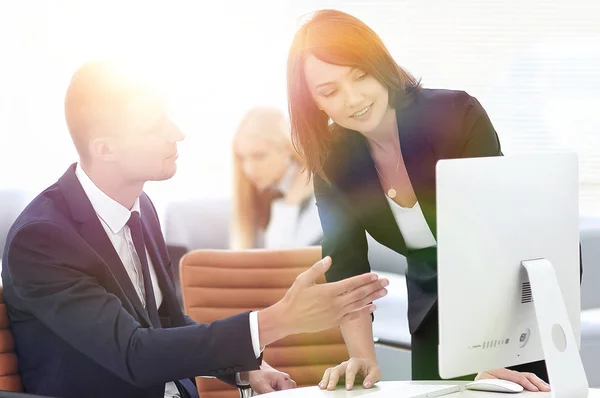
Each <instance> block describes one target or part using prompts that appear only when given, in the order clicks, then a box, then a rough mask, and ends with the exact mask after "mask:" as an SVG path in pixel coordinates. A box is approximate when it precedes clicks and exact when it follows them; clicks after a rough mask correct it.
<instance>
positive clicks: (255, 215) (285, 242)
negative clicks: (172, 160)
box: [230, 107, 323, 249]
mask: <svg viewBox="0 0 600 398" xmlns="http://www.w3.org/2000/svg"><path fill="white" fill-rule="evenodd" d="M233 155H234V156H233V159H234V188H233V212H232V213H233V214H232V215H233V217H232V223H231V234H230V235H231V245H230V246H231V247H232V248H234V249H249V248H293V247H303V246H310V245H315V244H318V243H319V242H320V240H321V238H322V236H323V231H322V229H321V224H320V221H319V215H318V212H317V208H316V205H315V197H314V193H313V186H312V182H311V181H310V180H309V179H308V178H307V176H308V171H307V170H306V168H305V166H304V162H302V159H301V158H300V157H299V156H298V153H297V152H296V151H295V150H294V148H293V146H292V142H291V139H290V126H289V122H288V121H287V120H286V117H285V115H284V114H283V112H281V111H280V110H278V109H276V108H271V107H257V108H253V109H250V110H249V111H248V112H247V113H246V114H245V116H244V117H243V118H242V121H241V123H240V124H239V126H238V129H237V131H236V134H235V136H234V139H233Z"/></svg>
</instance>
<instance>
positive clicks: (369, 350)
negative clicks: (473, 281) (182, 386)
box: [287, 10, 549, 391]
mask: <svg viewBox="0 0 600 398" xmlns="http://www.w3.org/2000/svg"><path fill="white" fill-rule="evenodd" d="M287 73H288V77H287V79H288V82H287V84H288V96H289V98H288V99H289V111H290V120H291V124H292V139H293V142H294V145H295V146H296V147H297V149H298V151H299V152H300V153H301V154H302V156H303V158H304V159H305V160H306V163H307V167H308V169H309V170H310V171H311V172H312V173H313V175H314V187H315V195H316V200H317V206H318V211H319V216H320V219H321V224H322V227H323V232H324V239H323V242H322V246H323V256H331V258H332V259H333V263H332V266H331V268H330V270H329V271H328V273H327V275H326V276H327V280H328V281H329V282H332V281H337V280H341V279H345V278H348V277H350V276H353V275H358V274H362V273H365V272H369V271H370V265H369V262H368V259H367V251H368V247H367V240H366V235H365V233H366V232H368V233H369V234H370V235H371V236H373V238H375V240H377V241H379V242H380V243H381V244H383V245H384V246H387V247H389V248H390V249H392V250H395V251H396V252H398V253H400V254H403V255H405V256H406V258H407V262H408V269H407V273H406V281H407V288H408V320H409V327H410V332H411V336H412V342H411V350H412V377H413V379H415V380H435V379H440V376H439V374H438V364H437V360H438V356H437V345H438V313H437V263H436V261H437V248H436V245H437V243H436V204H435V189H436V187H435V165H436V162H437V161H438V160H439V159H448V158H467V157H482V156H502V152H501V149H500V142H499V140H498V136H497V134H496V131H495V130H494V127H493V126H492V123H491V122H490V120H489V118H488V116H487V114H486V112H485V110H484V109H483V107H482V106H481V104H480V103H479V102H478V101H477V99H475V98H474V97H472V96H470V95H468V94H467V93H465V92H464V91H452V90H438V89H425V88H422V87H421V85H420V82H419V81H418V80H416V79H415V78H414V77H413V76H412V75H411V74H410V73H408V72H407V71H405V70H404V69H402V68H401V67H400V66H398V64H397V63H396V62H395V61H394V59H393V58H392V57H391V55H390V53H389V52H388V50H387V49H386V47H385V45H384V44H383V42H382V40H381V39H380V38H379V36H378V35H377V34H376V33H375V32H374V31H373V30H371V29H370V28H369V27H368V26H367V25H366V24H365V23H363V22H362V21H360V20H358V19H357V18H355V17H353V16H351V15H348V14H346V13H343V12H340V11H335V10H321V11H318V12H316V13H315V14H314V15H313V17H312V19H311V20H309V21H308V22H307V23H306V24H304V25H303V26H302V27H301V28H300V29H299V31H298V32H297V33H296V35H295V37H294V40H293V43H292V45H291V48H290V51H289V56H288V71H287ZM490 178H492V176H490ZM457 289H460V286H457ZM398 316H402V314H398ZM371 322H372V319H371V317H369V316H364V317H362V318H361V319H358V320H355V321H352V322H351V323H350V322H349V323H347V324H345V325H343V326H341V330H342V334H343V336H344V340H345V342H346V345H347V347H348V351H349V354H350V357H351V359H350V360H349V361H346V362H344V363H342V364H340V365H339V366H336V367H334V368H331V369H328V370H327V371H326V372H325V374H324V375H323V380H322V381H321V384H320V386H321V388H328V389H332V388H334V387H335V385H336V384H337V383H338V380H339V379H340V378H345V380H346V388H352V385H353V384H354V380H355V377H356V376H359V377H363V378H364V381H363V385H364V386H365V387H367V388H369V387H371V386H373V384H374V383H376V382H377V381H378V380H379V379H380V378H381V371H380V370H379V367H378V364H377V361H376V357H375V348H374V343H373V332H372V327H371ZM514 369H516V370H519V371H520V372H517V371H514V370H509V369H496V370H490V371H489V372H483V373H481V374H479V375H478V377H488V378H490V377H491V378H494V377H497V378H502V379H507V380H511V381H514V382H517V383H519V384H521V385H523V387H525V388H526V389H528V390H531V391H538V390H541V391H549V388H548V385H547V384H546V383H545V382H544V381H543V380H546V381H547V373H546V368H545V363H544V362H543V361H541V362H535V363H530V364H526V365H522V366H520V367H515V368H514ZM521 372H523V373H521ZM540 378H541V379H540ZM542 379H543V380H542Z"/></svg>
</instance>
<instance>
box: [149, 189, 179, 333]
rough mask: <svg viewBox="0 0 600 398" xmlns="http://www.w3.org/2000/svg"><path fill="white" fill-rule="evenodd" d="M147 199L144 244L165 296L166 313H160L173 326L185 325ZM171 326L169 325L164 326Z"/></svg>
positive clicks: (163, 304) (163, 305) (164, 307)
mask: <svg viewBox="0 0 600 398" xmlns="http://www.w3.org/2000/svg"><path fill="white" fill-rule="evenodd" d="M146 200H147V199H146V198H145V197H144V196H143V195H142V197H140V206H142V213H141V214H142V225H143V229H144V242H145V243H146V249H147V250H148V253H149V255H150V259H151V261H152V266H153V267H154V271H155V272H156V277H157V279H158V286H159V287H160V291H161V293H162V296H163V303H162V305H161V307H163V309H164V310H165V311H166V312H165V311H160V312H161V313H163V314H164V313H166V314H168V317H169V319H170V322H171V323H172V325H173V326H176V325H183V324H184V323H185V320H184V318H183V313H182V312H181V307H180V306H179V301H178V300H177V296H176V295H175V286H174V285H173V280H172V278H171V276H170V275H169V274H168V272H167V269H166V267H165V261H164V260H163V258H162V256H161V255H160V250H159V244H160V243H158V242H157V240H156V239H155V238H154V235H155V234H154V233H152V231H154V230H155V228H158V226H156V227H155V226H153V223H152V222H151V219H150V218H151V217H150V216H148V214H150V215H152V214H154V213H153V211H152V208H151V206H150V205H149V204H148V205H147V203H146ZM163 326H169V325H163Z"/></svg>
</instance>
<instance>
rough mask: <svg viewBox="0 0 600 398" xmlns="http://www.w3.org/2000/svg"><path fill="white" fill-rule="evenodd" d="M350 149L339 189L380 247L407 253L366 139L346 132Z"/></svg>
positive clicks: (358, 134) (346, 156) (353, 132)
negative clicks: (343, 192)
mask: <svg viewBox="0 0 600 398" xmlns="http://www.w3.org/2000/svg"><path fill="white" fill-rule="evenodd" d="M348 140H349V143H350V146H349V147H348V152H347V153H346V154H345V155H343V156H344V157H345V158H346V159H348V163H347V164H346V167H344V169H345V170H346V173H344V175H343V176H342V179H341V188H342V189H343V190H344V191H345V192H346V193H347V195H348V197H349V203H352V208H353V209H354V211H355V212H357V213H358V215H359V217H358V218H359V219H360V220H361V221H362V224H363V227H364V228H365V229H366V230H367V232H369V234H370V235H371V236H372V237H373V238H374V239H375V240H377V241H378V242H379V243H381V244H383V245H385V246H387V247H389V248H390V249H392V250H395V251H396V252H398V253H404V252H405V251H406V243H405V242H404V239H403V238H402V234H401V233H400V230H399V229H398V225H397V224H396V222H395V219H394V215H393V213H392V210H391V209H390V205H389V203H388V202H387V199H386V198H385V194H384V193H383V188H382V187H381V183H380V182H379V178H378V176H377V170H376V169H375V164H374V162H373V158H372V157H371V154H370V152H369V147H368V143H367V141H366V139H365V138H364V137H363V136H362V135H361V134H360V133H358V132H355V131H352V132H349V135H348Z"/></svg>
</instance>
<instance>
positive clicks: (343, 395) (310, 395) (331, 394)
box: [260, 380, 600, 398]
mask: <svg viewBox="0 0 600 398" xmlns="http://www.w3.org/2000/svg"><path fill="white" fill-rule="evenodd" d="M415 383H418V384H423V383H426V384H458V385H460V386H464V385H465V384H467V383H468V382H467V381H449V380H448V381H429V382H422V381H420V382H411V381H380V382H379V383H377V384H375V387H373V388H370V389H365V388H362V386H361V385H358V388H357V387H356V386H354V388H353V389H352V390H351V391H346V389H345V388H344V386H343V385H342V384H340V385H338V387H337V388H336V389H335V390H334V391H327V390H321V389H319V387H316V386H315V387H302V388H294V389H291V390H285V391H277V392H271V393H268V394H262V395H260V397H261V398H263V397H264V398H351V397H352V398H354V397H360V396H361V395H366V394H368V393H371V392H375V391H381V390H383V391H390V394H389V396H390V398H400V397H399V396H398V394H397V393H395V392H394V390H395V389H397V388H398V387H400V386H401V385H403V384H415ZM515 395H517V396H519V397H523V398H547V397H550V396H551V394H550V393H549V392H529V391H523V392H521V393H518V394H499V393H496V392H482V391H473V390H465V389H461V391H460V392H457V393H453V394H448V395H443V396H442V397H440V398H443V397H444V398H445V397H448V398H499V397H501V396H507V397H508V396H515ZM367 397H368V395H366V396H365V398H367ZM588 397H593V398H600V389H591V388H590V392H589V394H588Z"/></svg>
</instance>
